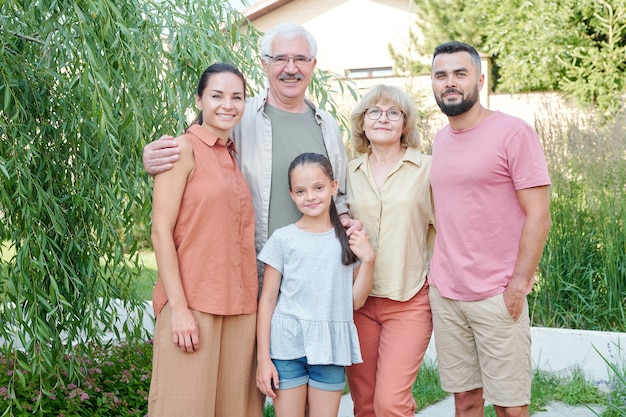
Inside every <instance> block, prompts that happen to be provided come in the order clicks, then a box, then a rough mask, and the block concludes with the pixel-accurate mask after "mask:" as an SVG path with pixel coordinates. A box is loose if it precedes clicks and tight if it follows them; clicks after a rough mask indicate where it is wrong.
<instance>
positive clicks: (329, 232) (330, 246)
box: [257, 153, 375, 417]
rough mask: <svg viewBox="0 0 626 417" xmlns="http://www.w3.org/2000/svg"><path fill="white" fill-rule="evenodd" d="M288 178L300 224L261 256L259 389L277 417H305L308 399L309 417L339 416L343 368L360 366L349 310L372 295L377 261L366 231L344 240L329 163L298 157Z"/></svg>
mask: <svg viewBox="0 0 626 417" xmlns="http://www.w3.org/2000/svg"><path fill="white" fill-rule="evenodd" d="M288 175H289V194H290V195H291V198H292V199H293V201H294V202H295V203H296V206H297V208H298V210H299V211H300V212H301V213H302V217H301V218H300V220H298V221H297V222H296V223H294V224H290V225H288V226H285V227H283V228H280V229H277V230H276V231H275V232H274V233H273V234H272V236H271V237H270V238H269V240H268V241H267V243H266V244H265V246H264V247H263V249H262V250H261V253H260V254H259V256H258V258H259V260H261V261H262V262H264V263H265V274H264V277H263V289H262V292H261V298H260V300H259V310H258V314H257V358H258V368H257V387H258V388H259V390H261V392H263V393H264V394H265V395H267V396H268V397H270V398H272V399H273V402H274V411H275V413H276V416H277V417H285V416H287V417H294V416H295V417H298V416H304V413H305V404H306V403H307V399H308V403H309V416H310V417H331V416H332V417H336V416H337V413H338V411H339V403H340V401H341V394H342V391H343V388H344V385H345V380H344V374H345V368H344V367H345V366H349V365H351V364H353V363H360V362H362V359H361V351H360V348H359V341H358V336H357V332H356V327H355V326H354V322H353V320H352V311H353V310H356V309H358V308H360V307H361V306H362V305H363V303H364V302H365V300H366V299H367V296H368V294H369V292H370V291H371V288H372V277H373V271H374V258H375V254H374V250H373V249H372V246H371V245H370V243H369V239H368V237H367V234H366V233H365V232H364V231H355V232H354V233H352V234H351V235H350V237H348V236H347V235H346V232H345V229H344V228H343V226H342V225H341V222H340V221H339V215H338V214H337V210H336V208H335V203H334V201H333V195H334V194H335V193H336V191H337V180H335V179H334V178H333V171H332V167H331V165H330V162H329V161H328V158H326V157H325V156H323V155H320V154H315V153H304V154H301V155H299V156H298V157H296V159H294V160H293V162H292V163H291V165H290V166H289V174H288ZM359 260H360V263H359V262H358V261H359Z"/></svg>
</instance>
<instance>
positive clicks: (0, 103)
mask: <svg viewBox="0 0 626 417" xmlns="http://www.w3.org/2000/svg"><path fill="white" fill-rule="evenodd" d="M258 37H259V33H258V32H257V31H256V30H254V29H253V28H252V27H251V26H250V25H249V24H248V23H247V21H245V19H243V17H242V16H241V15H240V14H239V13H237V12H236V11H234V10H232V9H231V8H230V6H229V5H228V2H225V1H208V2H198V1H186V0H179V1H162V0H145V1H139V0H122V1H119V0H102V1H68V0H59V1H53V0H49V1H45V0H35V1H30V0H19V1H16V0H7V1H2V2H0V322H2V326H0V339H2V340H3V341H4V344H3V350H4V351H6V352H9V354H10V355H12V357H13V360H14V361H13V362H12V364H9V365H8V366H13V367H14V368H15V369H24V370H27V371H28V372H15V373H14V375H15V376H14V379H13V385H12V386H9V387H8V389H9V391H8V392H9V394H8V395H11V392H12V389H13V388H14V386H15V384H22V385H24V384H25V382H26V380H27V379H30V381H33V380H37V381H39V382H38V385H39V386H40V388H41V389H40V391H39V392H38V393H36V396H35V398H34V400H35V402H34V403H33V404H21V403H19V402H15V403H14V404H13V405H12V406H13V407H14V410H22V411H29V410H31V409H33V408H35V409H36V408H37V407H38V405H39V404H40V402H38V398H39V399H40V398H41V396H45V395H47V394H46V393H48V392H50V391H51V389H52V388H53V387H51V386H49V384H50V383H49V380H52V378H50V379H49V378H47V377H46V376H47V375H65V376H64V379H63V380H64V381H66V383H69V382H71V383H78V384H80V380H81V379H80V377H81V375H82V373H83V372H84V371H85V368H84V367H83V366H81V365H80V364H79V363H75V362H73V361H63V360H60V358H62V357H63V356H64V355H65V354H71V352H72V350H73V347H74V346H76V345H84V344H86V343H88V342H89V343H93V342H99V343H104V342H105V341H106V338H105V333H106V332H107V331H109V332H112V334H113V338H114V340H115V339H117V340H122V339H126V340H129V341H133V340H135V341H136V340H139V339H142V340H143V339H145V337H147V335H145V334H144V333H145V332H144V331H143V328H142V326H141V323H142V316H141V313H142V311H143V307H144V306H143V300H138V299H137V296H136V294H135V293H134V290H133V285H132V284H133V280H134V278H135V277H136V274H137V271H138V269H139V268H140V267H141V266H140V265H139V263H138V260H137V249H138V248H139V247H140V246H142V245H145V244H146V243H148V242H149V221H150V202H151V194H150V193H151V185H152V183H151V180H150V178H149V176H148V175H147V174H146V173H145V172H144V170H143V166H142V164H141V152H142V149H143V146H144V145H145V144H146V143H148V142H150V141H152V140H154V139H156V138H157V137H159V136H160V135H162V134H171V135H176V134H180V133H181V132H182V130H183V129H184V128H185V126H186V124H187V122H188V118H189V115H190V113H193V112H194V111H195V108H194V94H195V88H196V85H197V80H198V78H199V76H200V74H201V73H202V71H203V70H204V69H205V68H206V67H207V66H208V65H210V64H211V63H214V62H218V61H222V62H230V63H233V64H234V65H236V66H238V67H239V68H240V69H241V70H242V71H243V72H244V74H245V75H246V77H247V79H248V82H249V85H250V91H249V93H250V94H254V92H255V91H258V89H259V88H262V87H263V86H264V85H265V75H264V73H263V72H262V69H261V67H260V65H259V56H258ZM314 83H315V84H314V86H315V89H314V93H315V94H314V95H315V99H317V100H318V101H319V102H327V103H328V105H329V106H330V107H331V108H332V107H333V106H334V102H333V101H332V99H330V97H329V95H328V92H327V91H328V88H327V87H326V86H327V85H328V83H329V81H328V80H326V78H324V76H323V74H322V75H319V74H318V75H317V76H316V79H315V81H314ZM120 300H121V301H120ZM120 312H124V313H128V314H129V315H130V317H133V318H132V319H124V318H123V317H125V314H124V315H122V314H120ZM109 334H111V333H109ZM18 348H19V349H18ZM9 371H10V369H9ZM55 380H56V378H55ZM31 385H32V384H31ZM37 396H39V397H37Z"/></svg>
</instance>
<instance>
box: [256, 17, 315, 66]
mask: <svg viewBox="0 0 626 417" xmlns="http://www.w3.org/2000/svg"><path fill="white" fill-rule="evenodd" d="M298 37H302V38H304V39H306V41H307V43H308V44H309V56H310V57H311V58H314V57H315V56H316V55H317V42H315V38H314V37H313V35H311V33H310V32H309V31H308V30H306V29H305V28H304V27H303V26H300V25H296V24H295V23H283V24H281V25H278V26H274V27H273V28H271V29H270V30H268V31H267V32H266V33H265V35H263V38H262V39H261V56H262V57H263V59H264V60H265V62H269V59H268V58H267V57H266V55H273V51H272V43H274V39H276V38H281V39H286V40H292V39H295V38H298Z"/></svg>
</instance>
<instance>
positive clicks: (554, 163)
mask: <svg viewBox="0 0 626 417" xmlns="http://www.w3.org/2000/svg"><path fill="white" fill-rule="evenodd" d="M544 115H545V116H544V117H543V118H542V121H540V122H538V123H537V126H536V128H537V133H538V134H539V136H540V137H541V139H542V140H543V144H544V148H545V151H546V157H547V159H548V164H549V169H550V175H551V178H552V183H553V185H552V207H551V212H552V229H551V231H550V235H549V236H548V241H547V244H546V248H545V251H544V256H543V259H542V261H541V264H540V271H539V274H538V278H537V283H536V284H535V287H534V290H533V293H532V294H531V297H530V298H529V302H530V303H531V311H532V321H533V324H534V325H539V326H548V327H564V328H572V329H585V330H612V331H626V311H625V309H626V308H625V305H626V233H625V232H624V217H626V201H625V200H626V197H625V193H626V185H625V183H626V182H625V179H626V117H625V116H622V118H621V119H617V120H616V121H614V122H612V123H611V124H603V123H602V122H601V121H600V120H601V119H600V118H599V117H594V115H593V114H586V115H583V116H581V115H578V116H568V117H565V116H562V115H561V113H558V112H550V111H546V112H545V113H544Z"/></svg>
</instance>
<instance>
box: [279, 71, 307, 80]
mask: <svg viewBox="0 0 626 417" xmlns="http://www.w3.org/2000/svg"><path fill="white" fill-rule="evenodd" d="M278 79H279V80H280V81H283V80H293V79H296V80H299V81H302V80H304V75H302V74H300V73H297V74H280V75H279V76H278Z"/></svg>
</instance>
